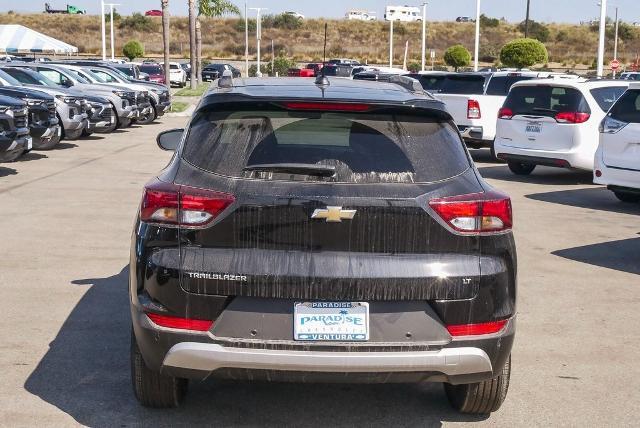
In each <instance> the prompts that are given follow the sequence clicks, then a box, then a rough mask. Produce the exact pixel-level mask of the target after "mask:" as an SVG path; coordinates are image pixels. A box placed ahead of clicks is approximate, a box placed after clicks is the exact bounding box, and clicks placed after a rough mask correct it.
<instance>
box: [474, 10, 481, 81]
mask: <svg viewBox="0 0 640 428" xmlns="http://www.w3.org/2000/svg"><path fill="white" fill-rule="evenodd" d="M479 54H480V0H476V45H475V49H474V58H475V59H474V64H473V71H478V55H479Z"/></svg>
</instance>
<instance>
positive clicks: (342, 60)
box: [329, 58, 362, 67]
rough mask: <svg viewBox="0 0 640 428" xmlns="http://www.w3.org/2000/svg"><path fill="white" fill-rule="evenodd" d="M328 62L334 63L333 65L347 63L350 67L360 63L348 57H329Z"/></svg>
mask: <svg viewBox="0 0 640 428" xmlns="http://www.w3.org/2000/svg"><path fill="white" fill-rule="evenodd" d="M329 64H335V65H347V66H350V67H357V66H360V65H362V64H361V63H360V61H358V60H355V59H348V58H334V59H330V60H329Z"/></svg>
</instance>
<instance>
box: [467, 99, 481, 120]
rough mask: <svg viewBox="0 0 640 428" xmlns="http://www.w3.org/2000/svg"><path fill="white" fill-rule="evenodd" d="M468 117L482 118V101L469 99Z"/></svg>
mask: <svg viewBox="0 0 640 428" xmlns="http://www.w3.org/2000/svg"><path fill="white" fill-rule="evenodd" d="M467 119H482V113H481V112H480V103H479V102H478V101H476V100H467Z"/></svg>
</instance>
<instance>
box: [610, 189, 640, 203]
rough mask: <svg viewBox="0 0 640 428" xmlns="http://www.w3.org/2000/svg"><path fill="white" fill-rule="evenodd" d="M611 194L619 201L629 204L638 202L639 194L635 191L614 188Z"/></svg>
mask: <svg viewBox="0 0 640 428" xmlns="http://www.w3.org/2000/svg"><path fill="white" fill-rule="evenodd" d="M613 194H614V195H616V198H618V199H619V200H620V201H621V202H626V203H629V204H635V203H637V202H640V195H639V194H637V193H627V192H619V191H615V190H614V191H613Z"/></svg>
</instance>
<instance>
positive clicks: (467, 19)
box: [456, 16, 476, 22]
mask: <svg viewBox="0 0 640 428" xmlns="http://www.w3.org/2000/svg"><path fill="white" fill-rule="evenodd" d="M456 22H476V20H475V19H473V18H470V17H468V16H459V17H457V18H456Z"/></svg>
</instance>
